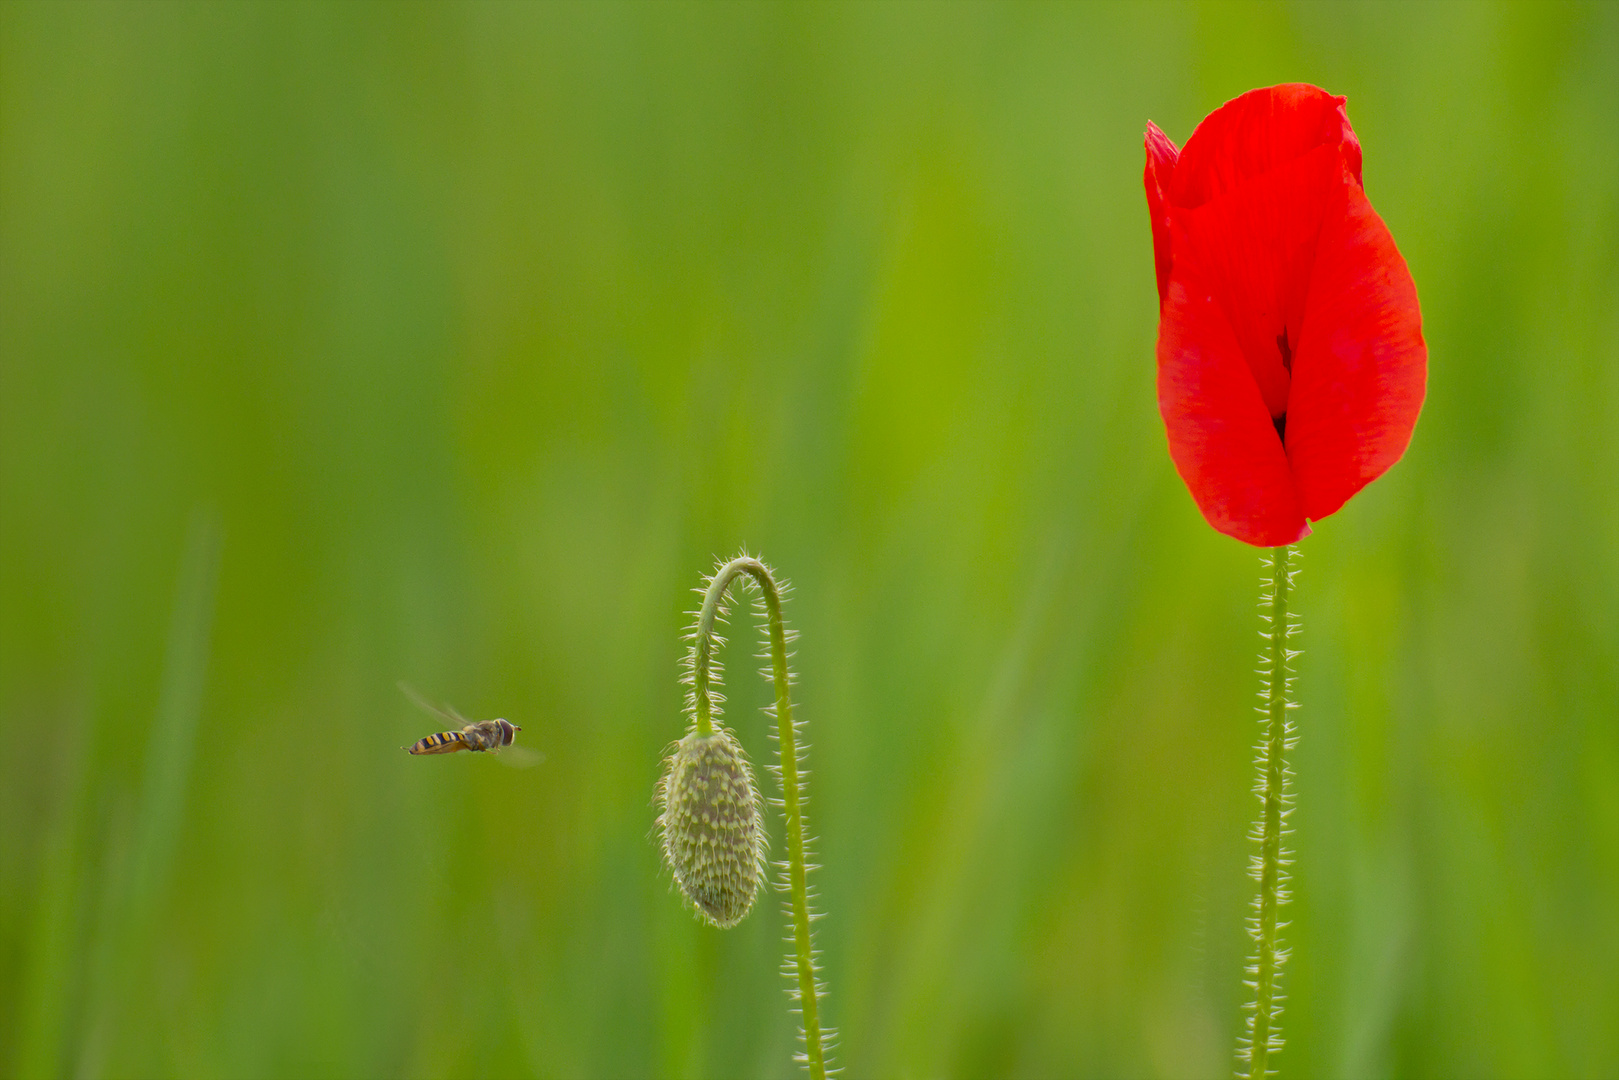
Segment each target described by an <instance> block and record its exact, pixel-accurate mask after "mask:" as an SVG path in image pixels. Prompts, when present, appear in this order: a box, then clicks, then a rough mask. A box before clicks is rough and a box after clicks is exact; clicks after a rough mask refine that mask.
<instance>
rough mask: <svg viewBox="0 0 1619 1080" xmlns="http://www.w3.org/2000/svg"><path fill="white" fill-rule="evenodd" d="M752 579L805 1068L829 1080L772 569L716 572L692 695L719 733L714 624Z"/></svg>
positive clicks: (740, 563) (705, 724)
mask: <svg viewBox="0 0 1619 1080" xmlns="http://www.w3.org/2000/svg"><path fill="white" fill-rule="evenodd" d="M739 574H747V575H748V576H750V577H752V578H753V580H754V581H755V582H757V583H758V585H759V590H760V592H761V593H763V594H764V606H765V617H766V621H767V624H768V628H769V632H770V659H771V668H772V671H771V674H772V681H773V683H774V686H775V690H776V734H777V737H778V740H779V743H780V750H781V792H782V811H783V814H784V815H785V817H786V819H787V865H786V871H787V882H786V885H787V892H788V894H789V897H790V900H789V902H790V904H791V907H792V915H793V948H794V951H795V953H796V954H797V955H796V957H795V965H794V966H795V968H796V974H797V976H798V999H799V1008H800V1010H801V1012H802V1014H803V1036H804V1064H805V1066H806V1067H807V1068H808V1069H809V1074H810V1076H811V1077H812V1078H813V1080H825V1077H826V1056H825V1053H824V1051H823V1049H822V1045H821V1040H822V1035H821V1018H820V1010H819V1007H818V1006H819V1003H818V998H817V989H818V988H817V986H816V980H815V952H814V945H813V943H812V942H811V940H810V910H809V886H808V884H807V883H806V877H807V870H808V867H807V865H806V863H805V858H804V807H803V798H802V789H801V785H800V783H799V779H798V741H797V729H796V728H794V726H793V702H792V697H791V693H790V691H791V687H792V676H791V674H790V673H789V671H788V669H787V628H786V624H785V623H784V622H783V621H782V617H781V590H780V589H779V588H778V587H777V585H776V580H775V578H774V577H773V576H772V575H771V573H770V568H769V567H767V566H766V565H765V564H764V563H762V562H760V561H759V560H758V559H755V558H752V557H750V556H746V555H744V556H740V557H738V558H735V559H732V560H731V561H730V562H728V563H726V564H725V565H724V566H722V567H720V569H719V570H718V571H716V572H715V574H714V577H713V578H712V579H711V580H710V582H709V586H708V592H707V593H706V594H705V595H704V597H703V608H702V612H701V613H700V614H699V615H698V618H697V629H696V632H695V639H694V640H693V642H692V696H693V699H694V704H695V709H694V710H693V711H694V715H695V720H696V724H697V731H698V734H700V735H709V734H712V733H713V730H714V720H713V714H714V706H713V703H712V702H711V700H710V696H711V692H710V689H709V686H710V676H709V669H710V667H711V665H712V663H713V660H712V654H713V642H714V624H715V622H716V621H717V620H718V618H719V614H720V608H721V605H722V604H723V602H724V598H725V594H726V591H727V590H728V589H729V588H730V587H731V582H732V581H733V580H735V579H736V577H737V576H738V575H739Z"/></svg>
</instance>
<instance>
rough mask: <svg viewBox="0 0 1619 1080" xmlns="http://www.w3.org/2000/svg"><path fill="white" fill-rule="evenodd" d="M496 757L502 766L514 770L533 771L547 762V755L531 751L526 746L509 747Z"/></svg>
mask: <svg viewBox="0 0 1619 1080" xmlns="http://www.w3.org/2000/svg"><path fill="white" fill-rule="evenodd" d="M495 757H497V758H499V759H500V763H501V764H502V765H509V766H510V767H512V768H514V769H532V768H533V767H534V766H536V765H538V764H540V763H541V762H543V761H544V760H545V755H544V754H542V753H540V752H539V751H538V750H530V749H529V748H528V747H526V746H508V747H506V748H505V749H504V750H502V751H501V752H500V753H498V754H496V755H495Z"/></svg>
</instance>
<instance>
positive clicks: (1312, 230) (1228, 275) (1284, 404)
mask: <svg viewBox="0 0 1619 1080" xmlns="http://www.w3.org/2000/svg"><path fill="white" fill-rule="evenodd" d="M1342 168H1343V167H1342V159H1341V158H1340V156H1339V154H1338V148H1337V147H1336V146H1318V147H1316V148H1315V149H1313V150H1311V151H1310V152H1308V153H1307V154H1304V155H1303V156H1301V157H1297V158H1293V159H1291V160H1289V161H1286V162H1284V163H1282V164H1281V165H1278V166H1277V167H1275V168H1274V169H1271V170H1270V171H1269V172H1266V173H1263V174H1261V175H1258V176H1254V177H1251V178H1248V179H1246V180H1244V181H1243V182H1242V183H1240V184H1238V185H1237V186H1235V187H1233V188H1230V189H1228V190H1225V191H1223V192H1221V193H1220V194H1219V195H1217V196H1216V197H1214V198H1213V199H1211V200H1209V201H1208V202H1206V203H1203V204H1202V205H1201V206H1198V207H1196V208H1194V209H1190V210H1182V209H1175V210H1172V211H1171V216H1172V218H1173V220H1174V223H1175V225H1176V226H1177V231H1176V232H1175V239H1174V243H1175V248H1176V252H1177V262H1184V261H1187V260H1190V261H1192V262H1195V263H1197V264H1198V267H1199V269H1200V271H1201V273H1202V276H1203V277H1204V279H1205V280H1206V281H1207V282H1208V284H1209V286H1210V289H1211V291H1212V293H1213V295H1214V298H1215V300H1216V301H1217V302H1218V303H1219V304H1220V308H1221V310H1222V311H1223V312H1224V313H1225V317H1226V321H1227V322H1228V323H1229V324H1230V325H1231V328H1232V330H1233V331H1234V332H1235V334H1236V336H1237V342H1238V344H1239V345H1240V346H1241V348H1242V355H1243V357H1244V358H1245V359H1246V360H1247V363H1248V368H1249V370H1250V371H1252V372H1253V375H1254V382H1255V383H1256V384H1257V385H1258V387H1259V392H1260V396H1262V397H1263V398H1264V399H1265V406H1266V408H1267V409H1268V410H1269V411H1270V416H1271V418H1272V419H1279V418H1280V417H1282V416H1285V415H1287V412H1288V399H1289V392H1290V391H1289V388H1290V382H1291V367H1292V363H1293V360H1292V354H1293V346H1294V345H1296V344H1297V343H1298V340H1299V334H1300V332H1301V330H1302V325H1303V322H1304V310H1305V301H1306V296H1307V291H1308V288H1309V283H1310V269H1311V266H1312V264H1313V263H1314V261H1315V257H1316V241H1317V238H1318V237H1319V235H1320V232H1321V222H1322V217H1323V214H1324V213H1325V211H1326V208H1327V206H1328V205H1329V204H1335V202H1336V201H1337V200H1336V199H1335V195H1336V192H1337V189H1340V188H1342V187H1343V186H1344V180H1343V175H1342Z"/></svg>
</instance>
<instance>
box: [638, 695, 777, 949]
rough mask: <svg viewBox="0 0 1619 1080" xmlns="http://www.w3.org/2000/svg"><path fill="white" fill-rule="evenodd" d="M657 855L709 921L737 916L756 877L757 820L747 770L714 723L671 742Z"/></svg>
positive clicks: (729, 921)
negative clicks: (701, 731)
mask: <svg viewBox="0 0 1619 1080" xmlns="http://www.w3.org/2000/svg"><path fill="white" fill-rule="evenodd" d="M658 799H659V803H660V804H661V807H662V813H661V814H660V815H659V816H658V825H659V827H660V828H661V829H662V831H663V857H664V860H665V861H666V862H667V863H668V866H669V869H670V871H671V872H672V873H673V874H674V878H675V884H676V885H678V886H679V887H680V891H681V893H682V894H684V895H685V897H686V899H687V900H689V901H690V902H691V904H692V906H693V907H695V908H696V909H697V910H698V912H700V913H701V914H702V915H703V917H704V918H706V919H707V920H708V921H710V922H712V923H713V924H714V925H716V926H720V927H729V926H735V925H736V924H737V923H739V922H741V921H742V919H743V917H744V916H746V915H747V913H748V911H749V910H750V909H751V908H752V907H753V901H754V898H755V897H757V896H758V895H759V882H760V880H761V879H762V878H763V876H764V849H765V840H764V821H763V815H762V812H761V808H760V805H759V794H758V789H757V788H756V787H755V785H754V782H753V769H752V768H751V767H750V766H749V765H748V759H747V755H745V754H744V753H743V752H742V746H741V744H739V743H738V742H737V741H736V737H735V736H734V735H732V734H731V733H730V732H729V731H727V730H726V729H725V728H723V727H718V726H716V727H715V728H714V730H713V732H712V734H709V735H700V734H698V733H697V732H696V731H691V732H689V733H687V735H686V737H685V738H683V739H681V740H680V741H679V742H678V743H676V744H675V745H674V748H673V750H672V751H671V752H670V754H669V759H668V761H667V763H666V767H665V771H664V774H663V780H662V781H661V782H660V783H659V785H658Z"/></svg>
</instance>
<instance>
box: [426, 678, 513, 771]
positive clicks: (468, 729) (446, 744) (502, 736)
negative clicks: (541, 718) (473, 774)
mask: <svg viewBox="0 0 1619 1080" xmlns="http://www.w3.org/2000/svg"><path fill="white" fill-rule="evenodd" d="M399 689H401V690H403V691H404V692H405V696H406V697H408V698H410V700H411V701H413V702H415V703H416V705H417V706H418V707H420V708H422V709H424V710H426V711H427V712H430V713H432V714H433V715H434V716H436V717H438V718H439V719H440V720H443V721H444V722H445V723H448V724H453V725H455V728H454V729H452V730H450V731H440V732H437V733H435V734H432V735H428V736H427V737H425V738H423V739H419V740H417V741H416V742H415V743H414V744H412V745H410V746H406V747H403V749H405V750H408V751H410V752H411V753H412V754H453V753H455V752H456V751H458V750H471V751H472V752H473V753H475V754H476V753H483V752H485V751H502V750H504V751H507V752H508V756H507V757H505V758H503V760H506V761H507V763H508V764H511V765H515V766H517V767H518V768H526V767H528V766H530V765H538V764H539V763H540V762H541V761H544V760H545V756H544V755H543V754H538V753H536V752H535V751H533V750H529V749H526V748H524V747H521V746H513V745H512V742H513V740H515V739H516V738H517V733H518V732H519V731H522V730H523V729H522V728H521V727H519V726H518V725H516V724H514V723H512V722H511V721H509V720H478V721H472V720H468V719H467V718H466V717H464V716H462V715H461V714H460V713H458V712H456V711H455V710H454V709H453V708H451V707H450V706H448V705H445V706H443V707H440V706H438V705H434V704H433V703H432V702H431V701H428V700H427V699H426V698H424V697H422V695H421V694H419V693H417V692H416V688H415V687H413V686H411V685H410V684H408V683H400V684H399Z"/></svg>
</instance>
